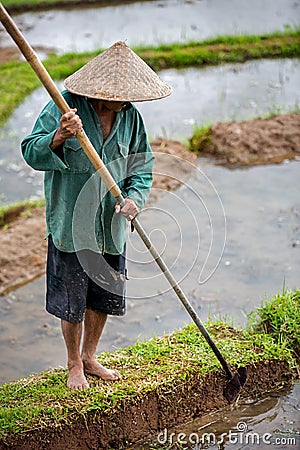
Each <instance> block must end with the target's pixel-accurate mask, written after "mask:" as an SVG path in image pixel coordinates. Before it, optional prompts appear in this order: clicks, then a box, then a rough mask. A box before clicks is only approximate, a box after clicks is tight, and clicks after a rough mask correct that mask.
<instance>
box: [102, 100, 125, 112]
mask: <svg viewBox="0 0 300 450" xmlns="http://www.w3.org/2000/svg"><path fill="white" fill-rule="evenodd" d="M102 103H103V105H104V106H105V108H107V109H109V110H110V111H114V112H120V111H122V109H123V108H124V107H125V106H126V105H127V102H111V101H103V102H102Z"/></svg>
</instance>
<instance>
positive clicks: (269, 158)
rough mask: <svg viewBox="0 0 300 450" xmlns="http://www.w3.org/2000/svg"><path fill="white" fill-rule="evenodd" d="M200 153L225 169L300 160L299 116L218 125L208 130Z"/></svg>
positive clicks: (280, 116)
mask: <svg viewBox="0 0 300 450" xmlns="http://www.w3.org/2000/svg"><path fill="white" fill-rule="evenodd" d="M199 147H200V144H199ZM199 151H200V152H201V154H202V155H207V156H213V157H214V158H216V159H217V163H218V164H223V165H225V166H227V167H237V166H252V165H262V164H278V163H281V162H283V161H284V160H288V159H289V160H290V159H295V158H300V114H296V113H295V114H278V115H276V116H273V117H270V118H269V119H256V120H250V121H247V122H241V123H238V122H231V123H218V124H216V125H213V126H212V127H211V129H210V132H209V135H208V138H207V140H206V142H205V143H204V145H203V147H202V148H199Z"/></svg>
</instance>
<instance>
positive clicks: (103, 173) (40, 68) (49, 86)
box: [0, 3, 246, 402]
mask: <svg viewBox="0 0 300 450" xmlns="http://www.w3.org/2000/svg"><path fill="white" fill-rule="evenodd" d="M0 20H1V22H2V24H3V26H4V27H5V28H6V30H7V32H8V33H9V34H10V36H11V37H12V38H13V40H14V41H15V43H16V44H17V46H18V47H19V49H20V50H21V52H22V53H23V55H24V56H25V58H26V60H27V61H28V63H29V64H30V65H31V67H32V69H33V70H34V72H35V73H36V75H37V76H38V78H39V79H40V81H41V83H42V84H43V85H44V87H45V88H46V90H47V91H48V93H49V95H50V97H51V98H52V99H53V101H54V103H55V104H56V106H57V107H58V109H59V110H60V112H61V113H62V114H64V113H66V112H68V111H70V107H69V105H68V104H67V102H66V101H65V99H64V98H63V96H62V95H61V93H60V91H59V90H58V88H57V86H56V85H55V83H54V82H53V80H52V78H51V77H50V75H49V73H48V72H47V70H46V68H45V67H44V65H43V64H42V62H41V61H40V59H39V58H38V56H37V55H36V54H35V52H34V51H33V49H32V47H31V46H30V45H29V43H28V42H27V41H26V39H25V38H24V36H23V35H22V33H21V32H20V30H19V29H18V28H17V26H16V24H15V23H14V22H13V20H12V19H11V17H10V16H9V14H8V13H7V11H6V10H5V9H4V7H3V5H2V3H0ZM76 137H77V139H78V141H79V143H80V145H81V147H82V149H83V150H84V152H85V153H86V155H87V156H88V158H89V160H90V161H91V163H92V164H93V166H94V167H95V169H96V170H97V172H98V174H99V175H100V177H101V179H102V180H103V182H104V183H105V184H106V186H107V188H108V189H109V191H110V192H111V194H112V195H113V196H114V197H115V198H116V199H117V200H118V201H119V203H120V204H121V206H123V205H124V204H125V199H124V197H123V195H122V193H121V190H120V188H119V187H118V185H117V184H116V183H115V181H114V179H113V178H112V176H111V175H110V173H109V171H108V170H107V168H106V167H105V165H104V163H103V161H102V160H101V158H100V156H99V155H98V153H97V152H96V150H95V149H94V147H93V145H92V143H91V142H90V140H89V138H88V136H87V135H86V133H85V131H84V130H83V129H82V130H81V131H80V132H78V133H77V135H76ZM131 222H132V224H133V225H134V228H135V229H136V231H137V232H138V234H139V235H140V237H141V239H142V241H143V242H144V244H145V245H146V247H147V248H148V250H149V251H150V253H151V255H152V256H153V258H154V260H155V262H156V263H157V265H158V266H159V268H160V269H161V271H162V272H163V274H164V276H165V277H166V279H167V280H168V282H169V284H170V285H171V287H172V288H173V290H174V292H175V293H176V295H177V296H178V298H179V299H180V300H181V302H182V304H183V306H184V307H185V309H186V311H187V312H188V314H189V315H190V316H191V318H192V319H193V321H194V322H195V324H196V325H197V327H198V329H199V330H200V332H201V333H202V335H203V337H204V338H205V340H206V341H207V343H208V344H209V346H210V347H211V349H212V350H213V352H214V354H215V355H216V357H217V358H218V360H219V362H220V363H221V365H222V367H223V369H224V371H225V373H226V375H227V379H228V380H229V381H228V382H227V384H226V387H225V388H224V395H225V397H226V398H227V400H228V401H229V402H232V401H234V400H235V399H236V397H237V396H238V393H239V391H240V389H241V387H242V385H243V384H244V383H245V379H240V377H239V375H237V374H233V372H232V371H231V369H230V367H229V365H228V364H227V362H226V360H225V358H224V357H223V355H222V354H221V352H220V350H219V349H218V347H217V346H216V344H215V343H214V341H213V340H212V338H211V336H210V335H209V333H208V331H207V330H206V328H205V327H204V325H203V323H202V321H201V320H200V318H199V317H198V315H197V313H196V311H195V310H194V309H193V307H192V306H191V304H190V302H189V300H188V299H187V297H186V295H185V294H184V292H183V291H182V289H181V287H180V286H179V284H178V283H177V281H176V280H175V278H174V276H173V275H172V273H171V272H170V270H169V269H168V267H167V265H166V264H165V262H164V261H163V259H162V258H161V257H160V255H159V253H158V251H157V250H156V248H155V247H154V245H153V244H152V242H151V241H150V239H149V237H148V236H147V234H146V232H145V230H144V229H143V227H142V225H141V224H140V222H139V221H138V219H136V218H134V219H131ZM241 369H244V368H241ZM240 375H241V374H240ZM243 375H244V378H245V376H246V374H245V373H244V374H243ZM241 377H242V375H241Z"/></svg>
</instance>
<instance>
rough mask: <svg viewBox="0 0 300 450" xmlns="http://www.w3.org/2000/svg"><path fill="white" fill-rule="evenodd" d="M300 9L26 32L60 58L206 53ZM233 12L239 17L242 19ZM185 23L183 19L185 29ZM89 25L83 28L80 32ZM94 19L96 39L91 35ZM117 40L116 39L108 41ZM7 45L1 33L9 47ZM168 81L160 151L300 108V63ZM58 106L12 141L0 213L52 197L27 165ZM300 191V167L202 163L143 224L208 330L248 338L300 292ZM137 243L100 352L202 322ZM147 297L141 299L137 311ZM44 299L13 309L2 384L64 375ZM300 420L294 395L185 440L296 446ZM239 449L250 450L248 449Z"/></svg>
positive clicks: (90, 15) (219, 70)
mask: <svg viewBox="0 0 300 450" xmlns="http://www.w3.org/2000/svg"><path fill="white" fill-rule="evenodd" d="M299 3H300V2H299V1H288V0H285V1H284V0H278V1H271V0H268V1H264V2H263V5H262V4H261V2H259V1H258V0H255V1H254V2H251V3H249V2H246V1H244V0H243V1H231V2H230V4H231V10H230V9H229V10H228V9H227V8H225V3H224V2H222V1H221V0H218V1H208V0H207V1H194V2H178V1H169V2H164V1H160V2H143V3H137V4H131V5H126V6H125V5H123V6H118V7H113V8H112V7H106V8H91V9H85V10H70V11H60V10H57V11H56V10H52V11H50V12H45V13H41V12H40V13H34V14H32V13H30V14H21V15H17V16H16V17H15V19H16V21H17V23H18V22H19V24H20V25H21V27H23V30H24V32H25V31H26V36H27V37H28V39H29V40H30V41H31V43H32V44H33V45H42V46H43V45H45V41H46V42H50V43H51V48H53V49H54V50H55V51H57V52H59V53H64V52H65V51H74V50H76V51H84V50H92V49H94V48H97V47H106V46H108V45H110V44H111V43H112V42H114V41H115V40H119V39H127V42H128V43H129V45H137V44H139V43H149V44H156V43H158V42H164V41H165V42H172V41H178V40H179V41H184V40H189V39H195V40H200V39H203V38H206V37H211V36H215V35H216V34H239V33H262V32H271V31H274V30H277V29H283V28H284V25H285V24H290V25H294V24H295V23H297V22H298V20H299ZM176 8H177V9H176ZM232 10H234V11H235V14H231V12H232ZM175 11H176V12H175ZM178 12H179V13H178ZM66 14H67V15H68V16H66ZM96 14H99V16H97V15H96ZM105 14H108V16H105ZM96 17H99V20H96V19H95V18H96ZM100 17H101V18H100ZM104 17H106V19H105V20H104V19H103V18H104ZM145 17H147V19H148V18H149V17H151V21H150V20H147V21H146V23H145V20H144V19H145ZM181 17H184V18H185V22H184V25H182V21H181ZM125 18H126V20H125ZM79 20H80V24H81V26H80V27H77V26H76V24H77V23H79V22H78V21H79ZM85 20H86V21H87V23H88V24H89V25H88V26H82V21H85ZM54 22H55V24H56V25H55V27H54V25H53V24H54ZM91 23H96V24H97V26H96V29H95V30H91V27H90V25H91ZM98 23H101V25H102V24H103V26H101V27H100V26H99V25H98ZM112 23H113V27H112ZM59 24H61V25H60V26H58V25H59ZM127 24H128V28H126V27H127ZM129 25H130V26H129ZM69 26H70V27H71V26H72V30H71V29H70V28H68V27H69ZM105 27H109V29H110V31H111V32H110V34H109V33H108V31H107V28H106V29H105ZM147 27H148V28H147ZM74 28H76V32H75V31H74ZM87 29H88V32H87V31H86V30H87ZM57 30H59V31H57ZM61 32H63V34H61ZM45 36H47V39H45ZM62 42H64V44H63V45H62V44H61V43H62ZM7 45H10V44H9V43H8V41H7V40H6V37H5V35H4V33H3V31H2V30H0V47H1V46H7ZM160 75H161V77H162V78H164V79H165V80H166V81H167V82H169V83H170V84H171V85H172V86H173V87H174V94H173V95H172V96H171V97H169V98H167V99H165V100H162V101H160V102H150V103H145V104H141V105H140V110H141V112H142V114H143V116H144V119H145V122H146V125H147V130H148V134H149V136H150V137H151V138H155V137H157V136H163V137H167V138H168V139H178V140H181V139H183V140H186V139H188V138H189V137H190V135H191V134H192V131H193V127H194V126H195V124H198V125H203V124H204V125H205V124H209V123H215V122H217V121H223V120H246V119H249V118H252V117H255V116H257V115H259V114H268V113H270V112H275V111H276V110H277V108H279V109H280V110H281V111H288V110H290V109H294V108H295V106H298V107H299V102H300V99H299V89H298V85H299V81H298V80H299V60H267V61H263V60H262V61H254V62H248V63H246V64H243V65H240V64H234V65H225V66H219V67H210V68H206V69H202V70H199V69H187V70H183V71H174V70H167V71H163V72H162V73H161V74H160ZM60 86H61V84H60ZM46 101H48V97H47V94H46V93H45V92H44V89H43V88H41V89H38V90H37V91H35V92H34V93H33V94H32V95H31V96H30V97H28V99H27V100H26V102H24V104H23V105H21V106H20V107H19V108H18V109H17V110H16V111H15V113H14V114H13V115H12V117H11V119H10V120H9V121H8V123H7V124H6V125H5V127H3V128H2V129H1V130H0V195H1V198H0V200H1V203H10V202H13V201H18V200H23V199H25V198H29V197H41V196H43V185H42V174H41V173H37V172H34V171H33V170H31V169H30V168H29V167H27V166H26V165H25V163H24V162H23V160H22V159H21V156H20V141H21V139H22V138H23V137H24V136H25V135H26V134H27V133H28V132H29V131H30V130H31V128H32V125H33V123H34V120H35V118H36V116H37V114H38V112H39V110H40V109H41V107H42V106H43V105H44V104H45V102H46ZM299 190H300V179H299V161H293V162H286V163H284V164H281V165H276V166H263V167H255V168H248V169H238V170H235V171H229V170H228V169H226V168H223V167H216V166H214V165H213V164H212V162H210V161H208V160H204V159H199V161H198V171H197V173H196V174H195V176H194V177H193V178H192V179H190V180H188V182H187V183H186V184H185V185H183V186H182V187H181V188H180V189H179V190H178V191H176V192H174V193H171V194H167V195H165V196H161V198H160V200H159V201H158V202H157V204H156V205H155V206H153V207H152V208H151V209H148V210H146V211H145V213H143V215H142V217H141V221H142V223H143V225H144V226H145V227H146V229H147V231H148V232H149V233H150V234H151V238H152V239H153V240H154V242H155V243H156V245H157V246H158V248H159V249H161V251H162V252H163V256H164V258H165V259H166V261H167V263H168V264H169V265H170V266H171V267H172V271H173V273H174V275H175V276H176V278H177V279H179V280H181V281H182V287H183V289H184V291H185V292H186V293H187V295H188V296H189V298H190V300H191V302H192V303H193V306H194V307H195V308H196V310H197V311H198V313H199V315H200V316H201V318H202V319H203V320H205V319H206V318H207V317H209V316H212V317H219V316H221V317H224V316H225V317H226V318H227V319H229V320H230V319H232V320H233V322H234V324H235V325H241V326H244V325H245V324H246V321H247V319H246V316H247V313H248V312H250V311H251V310H252V309H253V308H255V307H256V306H259V304H260V302H261V300H262V299H264V296H265V295H268V296H272V295H273V294H275V293H278V292H280V291H281V290H282V288H283V286H286V287H287V288H299V267H300V253H299V251H300V245H299V242H300V203H299ZM158 228H159V230H158ZM161 230H163V231H161ZM128 238H129V241H130V251H129V262H128V269H129V276H130V281H129V283H128V297H129V298H128V312H127V315H126V316H125V317H122V318H110V319H109V320H108V324H107V327H106V329H105V332H104V336H103V338H102V339H101V343H100V345H99V348H98V351H99V352H100V351H106V350H107V351H112V350H114V349H115V348H117V347H124V346H127V345H129V344H132V343H134V342H135V341H136V339H137V338H139V339H146V338H150V337H152V336H153V335H155V334H156V335H162V334H164V333H167V332H169V331H172V330H174V329H176V328H179V327H182V326H183V325H185V324H186V323H188V322H189V321H190V319H189V317H188V316H187V314H186V312H185V311H184V310H183V308H182V307H181V305H180V303H179V301H178V300H177V298H176V297H175V295H174V294H173V293H172V292H170V290H169V289H168V286H167V285H166V284H165V282H164V280H163V278H162V276H161V275H160V274H159V273H158V271H157V270H156V268H155V267H154V266H153V265H152V264H151V263H150V262H149V259H148V255H147V254H146V252H144V250H143V249H142V247H141V244H140V242H139V241H138V238H137V237H136V236H135V235H129V237H128ZM209 251H210V252H209ZM207 256H208V260H207V262H206V257H207ZM205 263H206V264H205ZM205 280H206V281H205ZM153 286H155V289H154V288H153ZM137 292H139V293H140V294H142V296H143V298H137V295H136V293H137ZM139 297H141V295H140V296H139ZM44 299H45V278H44V277H41V278H40V279H38V280H36V281H35V282H33V283H30V284H29V285H27V286H24V287H22V288H20V289H18V290H17V291H15V292H13V293H11V294H9V295H7V296H5V297H3V298H1V302H0V315H1V319H2V320H1V324H0V348H1V351H0V382H1V383H3V382H8V381H10V380H13V379H16V378H20V377H25V376H27V375H29V374H30V373H33V372H39V371H41V370H44V369H47V368H49V367H53V366H55V367H56V366H59V365H63V366H65V358H66V355H65V350H64V345H63V341H62V337H61V332H60V324H59V321H58V320H57V319H54V318H53V317H51V316H49V315H48V314H46V313H45V311H44ZM297 414H298V415H297ZM298 418H299V384H296V385H294V387H293V388H292V389H291V390H290V391H286V392H284V393H283V394H282V395H279V396H276V395H274V396H269V397H267V398H265V399H261V400H260V401H258V402H257V401H256V402H252V403H250V404H245V405H241V406H240V408H239V409H238V410H237V411H236V412H235V413H230V412H226V417H224V414H223V413H221V414H220V415H214V416H209V417H206V418H201V419H200V420H199V422H198V421H196V422H193V424H191V425H190V426H189V427H188V428H182V429H180V432H185V433H186V434H187V435H189V434H190V433H192V432H194V433H199V434H201V433H202V430H206V429H209V430H212V432H215V434H216V436H217V437H218V438H220V436H221V435H222V433H228V432H229V430H230V429H231V430H232V429H234V428H235V427H236V426H237V423H239V422H242V421H243V422H245V423H246V424H247V426H248V430H251V431H255V432H257V433H260V434H261V435H262V434H264V433H266V432H270V433H273V434H274V436H275V435H276V433H277V434H278V436H283V437H287V436H290V435H291V436H295V435H296V430H297V429H299V419H298ZM297 420H298V422H297ZM209 422H210V423H211V424H212V425H210V424H209ZM208 424H209V425H208ZM205 426H207V427H208V428H205ZM214 430H215V431H214ZM297 439H298V437H297ZM281 442H283V441H281ZM297 443H299V439H298V441H297ZM140 448H146V447H144V446H143V447H140ZM149 448H150V447H149ZM198 448H199V447H198ZM198 448H197V447H195V450H198ZM211 448H217V447H216V446H215V447H211ZM223 448H226V449H227V448H228V449H230V448H233V444H230V443H229V442H227V443H226V444H225V445H224V446H223ZM234 448H241V449H242V448H246V447H245V445H244V446H243V444H242V445H240V446H239V447H238V446H234ZM248 448H250V447H248ZM260 448H263V447H261V446H260ZM277 448H279V449H281V448H282V449H283V448H288V446H287V445H281V446H280V445H278V446H277ZM291 448H296V447H295V446H293V447H291Z"/></svg>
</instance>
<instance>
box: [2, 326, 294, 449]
mask: <svg viewBox="0 0 300 450" xmlns="http://www.w3.org/2000/svg"><path fill="white" fill-rule="evenodd" d="M208 327H209V330H210V332H211V333H212V335H213V338H214V339H215V340H216V343H217V345H219V346H220V348H222V349H223V351H224V352H225V357H226V358H228V360H229V363H230V364H231V365H232V367H236V366H237V364H238V365H244V366H246V367H247V371H248V380H247V383H246V385H245V386H244V389H243V390H242V392H241V397H240V399H241V400H242V399H244V400H245V399H248V398H251V399H254V398H257V397H258V396H261V395H263V394H265V393H266V392H269V391H271V390H274V389H276V388H279V387H280V386H283V385H288V384H290V383H292V380H293V379H295V378H296V376H297V372H296V370H295V369H294V368H293V367H294V363H293V360H292V359H291V355H290V354H289V352H288V351H287V349H286V348H285V350H283V346H284V345H283V346H282V348H280V347H279V344H278V342H276V340H275V339H274V340H272V339H271V337H270V336H269V335H266V334H261V335H260V334H252V335H251V334H249V333H247V332H242V331H241V330H237V329H234V328H232V327H230V326H228V325H226V324H224V323H220V322H219V323H218V324H210V325H208ZM284 352H286V353H285V354H284ZM101 362H102V363H104V364H106V365H108V364H109V365H110V366H112V365H113V366H114V367H116V368H117V369H118V370H119V371H120V373H121V374H122V379H121V380H120V382H117V383H113V384H112V383H110V382H104V381H102V380H95V378H93V377H90V376H89V377H88V379H89V383H90V389H88V390H85V391H81V392H75V391H71V390H70V389H68V388H66V387H65V383H66V377H67V374H66V371H65V370H63V369H55V370H52V371H48V372H45V373H42V374H39V375H36V376H34V377H30V378H28V379H24V380H20V381H19V382H15V383H10V384H7V385H4V386H2V387H0V398H1V403H2V413H1V416H2V423H3V427H2V435H1V437H0V449H1V450H9V449H11V450H12V449H19V450H35V449H38V450H46V449H50V448H51V450H60V449H62V448H63V449H64V450H76V449H78V450H79V449H80V450H85V449H86V450H88V449H98V450H101V449H103V450H104V449H122V448H126V447H127V446H128V445H130V444H133V443H136V442H138V441H140V440H146V439H150V438H151V439H152V440H155V439H156V437H157V435H158V433H159V432H160V431H161V430H163V429H165V428H167V429H169V428H170V427H173V426H175V425H180V424H184V423H187V422H188V421H191V420H192V419H194V418H196V417H199V416H201V415H202V414H207V413H208V412H210V411H216V410H223V411H226V410H228V408H232V405H231V406H229V405H228V403H227V402H226V400H225V398H224V397H223V387H224V385H225V382H226V379H225V376H224V374H223V373H222V371H221V370H220V366H219V364H218V362H217V361H215V357H214V356H213V354H212V352H211V351H210V350H209V349H208V348H207V344H206V343H204V342H203V338H202V336H201V335H200V333H199V331H198V330H197V329H196V327H195V326H194V325H189V326H188V327H185V328H184V329H183V330H179V331H177V332H175V333H172V334H171V335H168V336H164V337H163V338H156V339H152V340H150V341H147V342H145V343H137V344H136V345H135V346H132V347H128V348H127V349H122V350H118V351H116V352H115V353H111V354H110V356H108V354H106V355H102V357H101ZM15 421H16V423H14V422H15Z"/></svg>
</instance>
